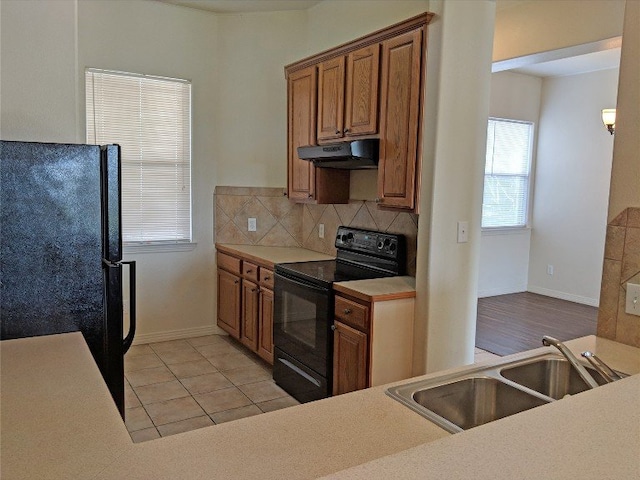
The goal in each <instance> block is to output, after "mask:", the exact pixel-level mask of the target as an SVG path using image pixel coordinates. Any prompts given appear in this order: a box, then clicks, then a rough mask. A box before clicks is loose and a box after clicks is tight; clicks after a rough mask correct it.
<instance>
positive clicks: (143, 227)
mask: <svg viewBox="0 0 640 480" xmlns="http://www.w3.org/2000/svg"><path fill="white" fill-rule="evenodd" d="M85 80H86V112H87V143H92V144H99V145H104V144H108V143H117V144H119V145H120V147H121V155H122V235H123V242H124V243H125V244H139V243H143V244H148V243H177V242H190V241H191V83H190V82H188V81H186V80H179V79H170V78H163V77H150V76H146V75H137V74H131V73H123V72H113V71H106V70H97V69H87V70H86V72H85Z"/></svg>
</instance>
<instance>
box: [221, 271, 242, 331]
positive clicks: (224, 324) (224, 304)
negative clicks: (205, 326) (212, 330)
mask: <svg viewBox="0 0 640 480" xmlns="http://www.w3.org/2000/svg"><path fill="white" fill-rule="evenodd" d="M218 326H219V327H220V328H222V329H223V330H224V331H226V332H227V333H229V335H231V336H232V337H234V338H240V277H238V276H236V275H233V274H231V273H229V272H226V271H224V270H221V269H218Z"/></svg>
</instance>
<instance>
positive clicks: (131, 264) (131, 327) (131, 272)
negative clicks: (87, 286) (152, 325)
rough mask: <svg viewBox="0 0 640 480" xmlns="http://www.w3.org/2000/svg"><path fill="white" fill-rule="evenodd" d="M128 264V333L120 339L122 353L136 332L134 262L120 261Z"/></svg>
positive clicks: (126, 349) (129, 344)
mask: <svg viewBox="0 0 640 480" xmlns="http://www.w3.org/2000/svg"><path fill="white" fill-rule="evenodd" d="M120 263H121V264H123V265H129V333H127V336H126V337H124V340H123V341H122V349H123V351H122V354H123V355H124V354H125V353H127V351H128V350H129V347H131V343H132V342H133V337H134V336H135V334H136V262H135V261H131V262H120Z"/></svg>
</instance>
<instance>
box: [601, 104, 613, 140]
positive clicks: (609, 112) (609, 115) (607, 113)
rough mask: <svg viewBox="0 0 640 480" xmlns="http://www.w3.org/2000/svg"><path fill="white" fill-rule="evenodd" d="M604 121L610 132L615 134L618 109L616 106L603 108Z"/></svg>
mask: <svg viewBox="0 0 640 480" xmlns="http://www.w3.org/2000/svg"><path fill="white" fill-rule="evenodd" d="M602 123H604V126H605V127H607V130H609V133H610V134H611V135H613V132H615V131H616V109H615V108H605V109H604V110H602Z"/></svg>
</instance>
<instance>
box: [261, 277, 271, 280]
mask: <svg viewBox="0 0 640 480" xmlns="http://www.w3.org/2000/svg"><path fill="white" fill-rule="evenodd" d="M263 280H265V281H267V280H271V277H269V276H266V277H264V278H263Z"/></svg>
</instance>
